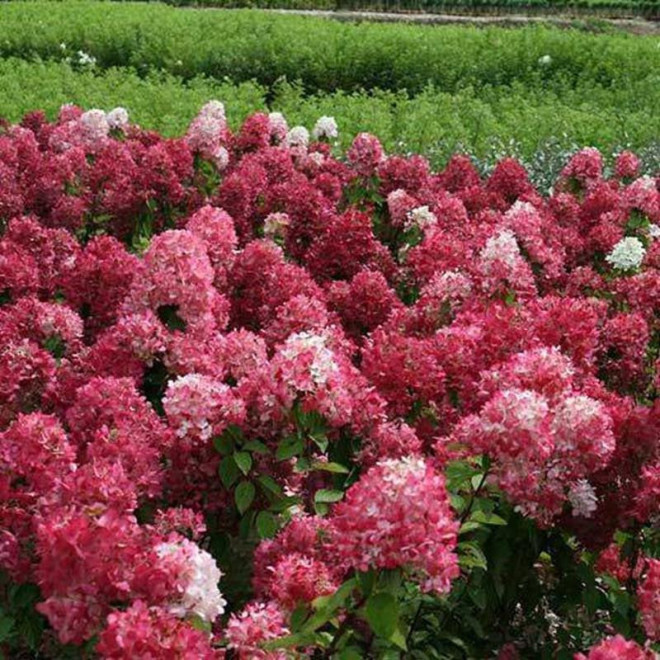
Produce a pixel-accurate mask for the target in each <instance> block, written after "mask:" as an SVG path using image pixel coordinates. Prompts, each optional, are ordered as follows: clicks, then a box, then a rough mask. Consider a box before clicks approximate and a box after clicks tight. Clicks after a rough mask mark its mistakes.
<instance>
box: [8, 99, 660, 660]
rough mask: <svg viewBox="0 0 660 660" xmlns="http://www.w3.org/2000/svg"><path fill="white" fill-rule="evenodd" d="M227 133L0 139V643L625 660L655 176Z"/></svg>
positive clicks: (638, 590)
mask: <svg viewBox="0 0 660 660" xmlns="http://www.w3.org/2000/svg"><path fill="white" fill-rule="evenodd" d="M234 126H235V128H234V130H232V129H231V128H230V126H229V125H228V123H227V120H226V117H225V109H224V106H223V105H222V103H219V102H217V101H214V102H209V103H207V104H206V105H205V106H204V107H203V108H202V110H201V111H200V112H199V114H198V115H197V116H196V117H195V119H194V120H193V121H192V123H191V124H190V126H189V127H188V129H187V131H186V132H185V135H184V136H183V137H176V138H163V137H162V136H160V135H159V134H158V133H155V132H150V131H146V130H143V129H140V128H138V127H137V126H135V125H133V124H132V123H131V120H130V117H129V115H128V113H127V112H126V110H125V109H124V108H121V107H118V108H115V109H113V110H110V111H109V112H105V111H103V110H98V109H93V110H87V111H85V112H83V110H81V109H79V108H77V107H75V106H71V105H69V106H65V107H63V108H62V109H61V111H60V112H59V115H58V117H57V119H56V120H55V121H53V122H50V123H49V122H48V121H47V120H46V118H45V116H44V115H43V113H40V112H33V113H30V114H29V115H27V116H26V117H25V118H24V119H23V120H22V122H21V124H20V125H11V124H9V123H4V124H3V125H2V127H1V128H0V182H1V185H0V652H2V653H4V654H5V655H6V656H8V657H11V658H14V657H16V658H21V657H43V658H54V659H55V658H56V659H58V660H59V659H62V658H95V657H99V658H108V659H113V660H122V659H125V660H135V659H136V658H172V659H175V658H176V659H190V660H193V659H194V660H199V659H206V658H208V659H216V658H217V659H220V658H227V659H228V660H229V659H232V658H233V659H239V660H253V659H257V658H259V659H262V660H286V659H289V658H338V659H344V660H350V659H354V658H366V657H369V658H380V659H383V660H384V659H389V658H398V657H401V655H402V654H405V657H410V658H420V659H424V658H436V659H440V658H442V659H448V658H449V659H451V658H456V659H459V658H465V657H470V658H494V657H497V658H499V659H500V660H514V659H516V658H560V659H562V660H563V659H565V658H566V659H570V658H573V657H575V658H576V659H579V660H585V659H587V658H588V659H589V660H602V659H603V658H624V657H625V658H627V659H629V660H653V659H654V658H655V657H656V656H655V653H654V649H656V650H657V649H658V648H659V647H658V644H657V643H658V641H660V535H659V533H658V526H657V520H658V516H659V515H660V442H659V439H660V403H659V402H658V398H657V395H658V388H659V387H660V377H659V371H658V367H659V366H660V321H659V319H660V192H659V189H658V179H655V178H653V177H652V176H642V175H641V173H640V162H639V159H638V157H637V156H636V155H635V154H634V153H632V152H630V151H624V152H621V153H620V154H618V156H617V158H616V161H615V163H614V166H613V169H612V171H611V173H606V171H605V169H604V163H603V158H602V155H601V154H600V152H599V151H598V150H596V149H594V148H586V149H583V150H581V151H580V152H578V153H577V154H575V155H574V156H573V157H572V158H571V159H570V160H568V161H567V162H566V163H565V164H564V167H563V169H562V170H561V172H560V174H559V176H558V178H557V180H556V181H555V182H554V187H553V190H552V191H551V193H547V192H546V191H540V190H538V189H536V188H535V187H534V185H533V184H532V183H531V182H530V180H529V177H528V175H527V172H526V171H525V169H524V168H523V167H522V166H521V165H520V163H518V162H517V161H515V160H513V159H504V160H502V161H501V162H499V163H498V165H497V166H496V167H495V168H494V169H493V171H492V172H491V173H490V175H489V176H488V177H482V176H480V174H479V172H477V171H476V170H475V169H474V167H473V166H472V164H471V163H470V161H469V159H468V158H466V157H465V156H460V155H458V156H455V157H454V158H452V159H451V160H450V161H449V163H448V164H447V166H446V167H444V168H443V169H441V170H436V169H434V168H432V167H431V166H430V165H429V163H428V161H427V160H426V159H425V158H423V157H421V156H419V155H411V156H406V157H404V156H397V155H390V154H388V153H387V150H384V149H383V146H382V144H381V143H380V141H379V140H378V138H377V137H375V136H374V135H371V134H368V133H360V134H359V135H358V136H356V137H355V139H354V140H352V142H351V145H350V147H349V148H348V149H346V150H345V151H341V152H336V153H334V154H333V153H332V150H331V143H333V142H334V141H336V140H337V139H338V135H337V132H338V127H337V123H336V122H335V120H334V118H333V117H330V116H323V117H321V118H319V119H318V121H315V123H314V124H311V123H310V124H309V125H308V126H307V127H304V126H300V125H298V126H294V125H289V124H288V123H287V120H286V118H285V117H284V116H282V115H281V114H277V113H271V114H266V113H256V114H252V115H250V116H249V117H248V118H247V119H245V121H244V122H243V123H242V124H241V125H240V126H239V125H238V124H234ZM308 129H311V130H308ZM654 644H655V646H654ZM574 654H575V655H574Z"/></svg>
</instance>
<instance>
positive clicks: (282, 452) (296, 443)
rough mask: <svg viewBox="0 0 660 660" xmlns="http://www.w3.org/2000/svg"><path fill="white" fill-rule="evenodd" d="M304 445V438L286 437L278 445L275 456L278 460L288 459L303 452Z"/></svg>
mask: <svg viewBox="0 0 660 660" xmlns="http://www.w3.org/2000/svg"><path fill="white" fill-rule="evenodd" d="M304 446H305V445H304V443H303V441H302V438H299V437H297V436H289V437H288V438H284V439H283V440H282V441H281V442H280V443H279V445H278V446H277V451H276V452H275V458H276V459H277V460H278V461H286V460H287V459H289V458H292V457H293V456H297V455H298V454H300V453H302V450H303V448H304Z"/></svg>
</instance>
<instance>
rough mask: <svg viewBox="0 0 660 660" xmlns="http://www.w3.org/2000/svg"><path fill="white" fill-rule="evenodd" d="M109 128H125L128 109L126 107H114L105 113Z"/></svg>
mask: <svg viewBox="0 0 660 660" xmlns="http://www.w3.org/2000/svg"><path fill="white" fill-rule="evenodd" d="M106 120H107V122H108V125H109V126H110V128H121V129H123V128H126V126H128V110H126V108H114V109H113V110H110V112H108V114H107V115H106Z"/></svg>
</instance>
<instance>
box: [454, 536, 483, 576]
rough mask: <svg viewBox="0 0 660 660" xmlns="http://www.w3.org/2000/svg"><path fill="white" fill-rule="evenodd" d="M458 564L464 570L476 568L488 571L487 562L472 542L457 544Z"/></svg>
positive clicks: (479, 549)
mask: <svg viewBox="0 0 660 660" xmlns="http://www.w3.org/2000/svg"><path fill="white" fill-rule="evenodd" d="M458 552H459V556H458V563H459V564H460V565H461V566H465V567H466V568H472V567H478V568H483V569H484V570H487V569H488V560H487V559H486V555H484V553H483V551H482V550H481V548H480V547H479V546H478V545H477V544H476V543H473V542H471V541H470V542H468V541H465V542H462V543H459V544H458Z"/></svg>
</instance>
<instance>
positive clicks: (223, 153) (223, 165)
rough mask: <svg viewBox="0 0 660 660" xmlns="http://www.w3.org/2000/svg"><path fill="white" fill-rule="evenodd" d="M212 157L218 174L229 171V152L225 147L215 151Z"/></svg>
mask: <svg viewBox="0 0 660 660" xmlns="http://www.w3.org/2000/svg"><path fill="white" fill-rule="evenodd" d="M212 157H213V162H214V163H215V167H216V169H217V170H218V172H222V171H223V170H225V169H227V165H229V152H228V151H227V150H226V149H225V148H224V147H217V148H216V149H215V150H214V151H213V154H212Z"/></svg>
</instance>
